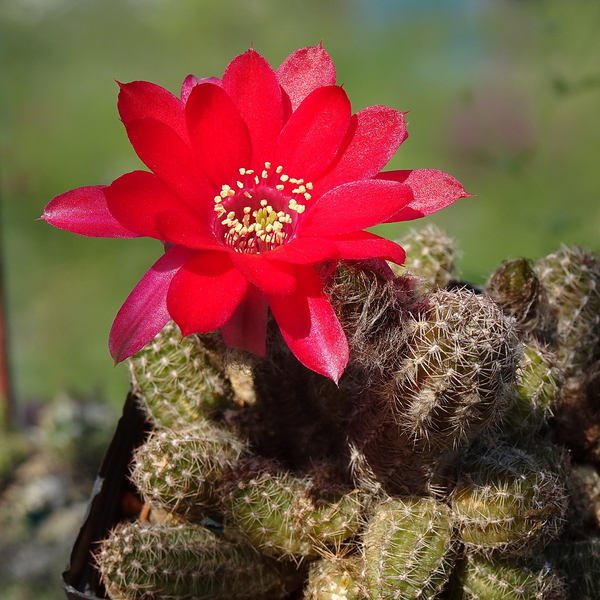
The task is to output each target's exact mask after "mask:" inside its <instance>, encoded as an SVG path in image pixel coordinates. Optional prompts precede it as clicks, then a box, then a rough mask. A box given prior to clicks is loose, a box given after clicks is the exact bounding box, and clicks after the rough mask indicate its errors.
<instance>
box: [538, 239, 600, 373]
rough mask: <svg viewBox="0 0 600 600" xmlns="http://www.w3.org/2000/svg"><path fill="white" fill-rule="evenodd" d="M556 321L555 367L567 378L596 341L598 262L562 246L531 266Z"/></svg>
mask: <svg viewBox="0 0 600 600" xmlns="http://www.w3.org/2000/svg"><path fill="white" fill-rule="evenodd" d="M535 271H536V273H537V275H538V277H539V279H540V281H541V283H542V285H543V286H544V289H545V290H546V293H547V296H548V303H549V305H550V307H551V308H552V309H553V310H554V313H555V316H556V320H557V335H558V350H557V354H558V358H559V364H561V366H562V367H563V368H564V369H565V372H566V375H567V376H570V375H571V374H573V373H574V372H575V371H576V370H577V369H581V368H584V367H585V366H586V365H587V363H588V362H589V361H590V359H591V356H592V352H593V349H594V347H595V346H596V344H597V343H598V339H599V331H598V325H599V323H600V261H599V260H598V259H597V258H596V257H595V256H593V255H591V254H587V253H586V252H584V251H583V250H581V249H580V248H568V247H567V246H563V247H561V248H560V250H558V252H555V253H554V254H550V255H548V256H546V257H545V258H543V259H541V260H539V261H538V262H537V263H536V265H535Z"/></svg>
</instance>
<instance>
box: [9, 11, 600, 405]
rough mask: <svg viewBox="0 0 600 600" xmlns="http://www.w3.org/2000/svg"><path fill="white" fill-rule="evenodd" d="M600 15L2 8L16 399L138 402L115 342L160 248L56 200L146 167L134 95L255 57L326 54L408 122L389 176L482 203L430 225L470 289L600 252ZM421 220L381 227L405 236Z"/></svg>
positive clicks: (365, 96)
mask: <svg viewBox="0 0 600 600" xmlns="http://www.w3.org/2000/svg"><path fill="white" fill-rule="evenodd" d="M599 31H600V3H599V2H597V0H569V2H565V1H564V0H538V1H535V0H529V1H525V0H521V1H516V0H512V1H510V0H488V1H485V0H446V1H442V0H440V1H437V2H436V1H434V0H421V1H418V0H412V1H403V0H395V1H394V0H387V1H384V0H371V1H368V0H346V1H344V0H303V2H291V1H284V0H270V1H269V0H231V1H222V2H214V1H210V0H172V1H168V0H121V1H117V0H2V2H0V77H1V80H0V161H1V167H0V168H1V171H0V186H1V200H2V206H1V218H2V229H1V233H2V250H3V256H4V265H3V270H4V278H5V281H4V286H5V294H6V302H7V306H6V311H7V319H8V327H9V336H10V339H9V341H10V359H11V365H12V374H13V385H14V391H15V396H16V397H17V399H18V401H19V403H20V405H21V406H22V405H24V404H25V403H30V402H40V401H45V400H46V399H48V398H52V397H54V396H55V395H56V394H58V393H59V392H61V391H64V390H66V391H69V392H71V393H80V394H83V395H93V396H95V397H98V398H101V399H104V400H106V401H109V402H111V403H114V404H115V405H117V404H120V403H121V402H122V400H123V398H124V396H125V393H126V390H127V376H126V369H125V367H124V366H122V365H121V366H119V367H117V368H114V367H113V365H112V361H111V359H110V356H109V354H108V350H107V336H108V332H109V329H110V325H111V322H112V319H113V318H114V315H115V314H116V312H117V310H118V308H119V307H120V305H121V303H122V302H123V300H124V299H125V297H126V296H127V294H128V293H129V291H130V290H131V289H132V288H133V286H134V285H135V283H136V282H137V281H138V279H139V278H140V277H141V276H142V274H143V273H144V272H145V270H146V269H147V268H148V267H149V266H150V265H151V264H152V263H153V262H154V261H155V260H156V258H157V257H158V256H159V255H160V253H161V247H160V245H159V244H158V243H157V242H154V241H151V240H105V239H88V238H82V237H78V236H74V235H72V234H69V233H66V232H62V231H59V230H57V229H54V228H52V227H50V226H48V225H47V224H45V223H43V222H41V221H37V220H36V219H37V218H38V217H39V215H40V214H41V213H42V211H43V208H44V206H45V204H46V203H47V202H48V201H49V200H50V199H51V198H52V197H53V196H55V195H57V194H60V193H62V192H64V191H67V190H70V189H72V188H75V187H79V186H83V185H96V184H108V183H110V181H112V180H113V179H114V178H116V177H118V176H119V175H121V174H123V173H125V172H127V171H129V170H132V169H135V168H138V167H139V166H140V163H139V161H138V159H137V158H136V156H135V154H134V152H133V150H132V149H131V147H130V146H129V143H128V141H127V138H126V135H125V132H124V130H123V128H122V125H121V123H120V122H119V119H118V115H117V111H116V107H115V103H116V97H117V85H116V83H115V81H114V80H119V81H123V82H127V81H132V80H136V79H141V80H148V81H152V82H154V83H158V84H160V85H162V86H163V87H166V88H167V89H169V90H171V91H173V92H174V93H178V91H179V88H180V85H181V82H182V81H183V79H184V78H185V76H186V75H188V74H189V73H193V74H195V75H198V76H205V77H207V76H220V75H221V74H222V73H223V70H224V68H225V67H226V65H227V64H228V62H229V61H230V60H231V59H232V58H233V57H234V56H235V55H237V54H239V53H242V52H244V51H245V50H246V49H248V47H249V46H250V45H251V44H253V45H254V47H255V49H256V50H257V51H259V52H260V53H261V54H263V55H264V56H265V57H266V58H267V59H268V60H269V61H270V62H271V64H273V65H274V66H277V65H278V64H279V63H280V62H281V61H282V60H283V59H284V58H285V57H286V56H287V55H288V54H289V53H291V52H292V51H293V50H295V49H296V48H299V47H302V46H307V45H314V44H317V43H319V42H320V41H321V40H322V41H323V45H324V47H325V48H326V49H327V50H328V52H329V53H330V54H331V55H332V57H333V59H334V61H335V63H336V66H337V71H338V83H342V84H343V85H344V88H345V90H346V91H347V93H348V94H349V96H350V98H351V100H352V102H353V107H354V109H355V110H359V109H361V108H363V107H365V106H368V105H372V104H384V105H388V106H392V107H394V108H398V109H400V110H403V111H407V110H409V111H410V113H409V115H408V117H407V118H408V122H409V133H410V137H409V139H408V140H407V141H406V142H405V144H404V145H403V146H402V147H401V148H400V150H399V152H398V153H397V155H396V156H395V157H394V159H393V160H392V162H391V163H390V165H389V168H438V169H443V170H446V171H448V172H449V173H451V174H452V175H454V176H455V177H457V178H458V179H459V180H460V181H461V182H462V183H463V184H464V186H465V187H466V189H467V190H468V191H469V192H470V193H472V194H476V197H474V198H469V199H464V200H461V201H459V202H457V203H456V204H455V205H454V206H452V207H450V208H448V209H446V210H444V211H442V212H441V213H438V214H436V215H434V216H433V217H430V218H429V219H427V220H424V221H423V224H424V223H425V221H433V222H435V223H437V224H439V225H440V226H441V227H442V228H443V229H444V230H445V231H446V232H447V233H449V234H450V235H452V236H453V237H455V238H457V240H458V241H459V245H460V248H461V250H462V255H463V256H462V259H461V261H460V268H461V271H462V275H463V277H464V278H465V279H467V280H470V281H473V282H476V283H482V282H483V281H485V279H486V277H487V276H488V274H489V273H490V271H491V270H492V269H493V268H495V266H497V265H498V264H499V263H500V261H502V260H503V259H505V258H510V257H512V258H514V257H519V256H527V257H531V258H537V257H540V256H543V255H545V254H547V253H549V252H551V251H553V250H554V249H555V248H556V247H557V246H558V245H559V244H560V243H561V242H564V243H567V244H578V245H582V246H584V247H586V248H588V249H591V250H595V251H598V250H600V242H599V239H598V230H599V228H600V202H599V189H600V185H599V184H600V120H599V118H598V115H599V112H600V35H599V33H598V32H599ZM417 225H419V223H418V222H415V223H403V224H400V225H393V226H385V227H384V228H382V229H381V230H380V232H383V234H384V235H386V236H388V237H392V238H393V237H396V236H399V235H401V234H402V233H403V232H405V231H406V230H407V229H408V228H409V227H413V226H417Z"/></svg>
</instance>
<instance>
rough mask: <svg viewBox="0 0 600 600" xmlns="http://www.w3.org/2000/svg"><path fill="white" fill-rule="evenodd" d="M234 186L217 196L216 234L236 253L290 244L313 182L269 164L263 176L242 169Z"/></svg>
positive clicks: (227, 187)
mask: <svg viewBox="0 0 600 600" xmlns="http://www.w3.org/2000/svg"><path fill="white" fill-rule="evenodd" d="M239 174H240V178H239V179H238V180H237V181H236V182H235V185H234V186H230V185H228V184H224V185H223V186H221V191H220V192H219V195H218V196H215V206H214V210H215V212H216V213H217V217H218V219H217V220H216V221H215V234H216V236H217V238H218V239H220V240H221V241H222V242H223V243H224V244H225V245H227V246H230V247H231V248H233V250H235V251H236V252H246V253H248V254H260V253H262V252H268V251H269V250H273V248H277V246H281V244H285V243H287V242H289V241H290V239H291V238H292V236H293V234H294V231H295V230H296V226H297V223H298V219H299V217H300V215H301V214H302V213H303V212H304V211H305V210H306V202H308V201H309V200H310V199H311V194H310V190H312V189H313V184H312V183H311V182H305V181H304V180H303V179H295V178H293V177H290V176H289V175H286V174H285V173H284V172H283V167H281V166H279V167H277V168H276V169H272V168H271V163H269V162H266V163H265V165H264V169H263V170H262V172H261V173H260V175H259V174H258V173H255V171H254V170H253V169H244V168H242V169H239Z"/></svg>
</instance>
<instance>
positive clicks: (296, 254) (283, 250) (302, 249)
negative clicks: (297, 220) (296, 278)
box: [268, 237, 339, 265]
mask: <svg viewBox="0 0 600 600" xmlns="http://www.w3.org/2000/svg"><path fill="white" fill-rule="evenodd" d="M338 255H339V252H338V248H337V246H336V245H335V244H334V243H333V242H330V241H329V240H327V239H325V238H314V237H306V238H303V237H298V238H295V239H294V240H292V241H291V242H288V243H287V244H283V245H282V246H279V247H278V248H275V249H274V250H271V251H270V252H269V254H268V258H269V260H276V261H282V262H289V263H292V264H298V265H314V264H316V263H319V262H323V261H324V260H329V259H336V258H338Z"/></svg>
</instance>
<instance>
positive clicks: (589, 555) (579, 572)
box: [544, 537, 600, 600]
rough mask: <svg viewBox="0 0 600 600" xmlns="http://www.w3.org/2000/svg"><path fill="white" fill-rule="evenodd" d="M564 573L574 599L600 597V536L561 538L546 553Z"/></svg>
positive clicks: (593, 599) (588, 599) (571, 596)
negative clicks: (579, 539)
mask: <svg viewBox="0 0 600 600" xmlns="http://www.w3.org/2000/svg"><path fill="white" fill-rule="evenodd" d="M544 554H545V555H546V557H547V558H548V559H549V560H550V562H551V563H552V564H554V565H555V566H556V568H557V569H558V571H559V573H562V574H563V575H564V576H565V578H566V580H567V583H568V586H569V590H570V598H572V599H573V600H598V598H600V538H599V537H595V538H590V539H587V540H581V541H574V540H560V541H558V542H556V543H553V544H550V546H548V548H546V551H545V553H544Z"/></svg>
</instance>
